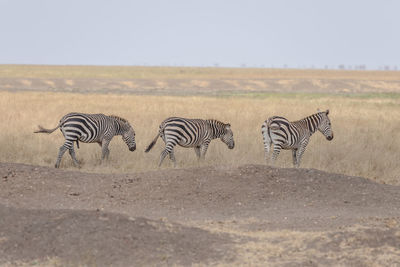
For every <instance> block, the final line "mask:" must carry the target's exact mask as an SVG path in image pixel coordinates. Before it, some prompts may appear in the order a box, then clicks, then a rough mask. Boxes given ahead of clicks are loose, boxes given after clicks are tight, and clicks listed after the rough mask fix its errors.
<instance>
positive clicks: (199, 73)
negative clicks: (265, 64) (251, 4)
mask: <svg viewBox="0 0 400 267" xmlns="http://www.w3.org/2000/svg"><path fill="white" fill-rule="evenodd" d="M0 74H1V75H2V76H6V77H7V78H9V77H11V78H13V79H14V80H13V82H14V86H15V87H17V89H18V90H11V89H9V90H3V91H1V92H0V95H1V103H0V109H1V112H0V116H1V117H0V125H1V128H2V129H7V130H3V131H1V133H0V142H1V147H2V148H3V149H2V152H1V153H0V160H1V161H3V162H18V163H28V164H37V165H42V166H52V165H53V164H54V162H55V159H56V155H57V154H58V149H59V147H60V146H61V145H62V144H63V142H64V139H63V136H62V134H61V132H60V131H59V130H57V131H56V132H54V133H53V134H51V135H49V136H47V135H44V134H42V135H39V134H33V131H34V130H36V129H37V125H39V124H40V125H42V126H44V127H47V128H53V127H55V126H56V125H57V124H58V121H59V120H60V119H61V117H62V116H63V115H65V114H67V113H68V112H72V111H76V112H84V113H104V114H106V115H111V114H115V115H119V116H122V117H124V118H126V119H127V120H128V121H130V122H131V124H132V125H133V127H134V129H135V131H136V135H137V136H136V139H137V145H138V148H137V151H135V152H134V153H131V152H129V151H128V149H127V147H125V144H124V143H123V142H122V140H121V138H120V137H116V138H114V139H113V141H112V142H111V146H110V150H111V155H110V159H109V162H108V163H107V164H103V165H101V164H100V155H101V151H100V148H99V147H98V146H97V145H95V144H81V149H79V150H77V156H78V159H79V160H80V161H82V163H83V164H82V169H81V171H89V172H98V171H99V172H143V171H148V170H154V169H157V168H156V166H157V162H158V158H159V155H160V152H161V151H162V149H163V142H162V140H161V139H160V140H159V141H158V143H157V145H156V147H155V149H154V150H152V151H151V152H150V153H148V154H145V153H144V149H145V147H146V146H147V145H148V144H149V143H150V142H151V140H152V139H153V138H154V136H155V135H156V134H157V132H158V126H159V124H160V123H161V122H162V121H163V120H164V119H165V118H167V117H170V116H180V117H187V118H203V119H208V118H214V119H218V120H221V121H223V122H225V123H228V122H229V123H231V125H232V129H233V132H234V138H235V141H236V147H235V149H234V150H233V151H230V150H228V149H227V147H226V146H225V145H224V144H223V143H222V142H220V141H219V140H214V141H213V142H212V143H211V145H210V147H209V150H208V152H207V155H206V161H205V162H203V163H201V164H202V165H220V164H224V165H235V166H237V165H240V164H263V163H264V152H263V142H262V136H261V132H260V129H261V124H262V123H263V122H264V120H266V119H267V118H268V117H270V116H273V115H280V116H284V117H286V118H288V119H289V120H298V119H301V118H303V117H305V116H308V115H311V114H313V113H316V112H317V109H321V110H326V109H329V110H330V116H329V117H330V119H331V121H332V128H333V131H334V135H335V138H334V140H333V141H331V142H328V141H326V140H325V138H324V137H323V136H322V135H321V134H320V133H319V132H317V133H315V134H314V135H313V136H312V138H311V141H310V144H309V145H308V147H307V150H306V152H305V155H304V157H303V160H302V165H301V167H303V168H315V169H320V170H325V171H328V172H335V173H342V174H347V175H354V176H362V177H367V178H370V179H373V180H376V181H378V182H382V183H390V184H399V183H400V178H399V173H400V165H399V164H398V161H399V159H400V156H399V155H400V108H399V107H400V96H399V94H397V93H395V92H396V90H400V88H397V87H398V86H399V85H398V83H397V84H396V83H395V81H396V80H395V79H396V75H397V73H396V72H394V74H393V72H388V73H387V72H378V71H375V72H362V71H353V72H346V71H342V72H340V71H312V70H311V71H300V70H281V71H278V70H259V69H255V70H254V72H252V71H251V69H250V70H249V69H242V70H241V69H207V68H186V69H185V68H138V67H136V68H135V67H131V68H129V67H125V68H124V67H114V68H113V67H53V68H51V67H46V66H37V67H29V66H10V67H9V68H8V67H7V66H2V68H1V72H0ZM218 74H219V76H218ZM62 77H65V78H62ZM90 77H93V78H94V79H95V80H96V81H99V82H98V83H100V82H103V83H106V81H107V82H109V80H108V79H110V78H111V79H112V80H114V87H113V89H109V90H108V91H107V93H106V94H105V93H104V88H100V87H101V86H99V87H95V86H93V85H89V88H76V87H74V86H73V85H74V84H76V83H79V82H81V83H83V82H82V80H83V81H86V80H87V79H90ZM138 77H139V78H138ZM368 78H370V80H368ZM397 78H399V77H397ZM74 79H76V80H74ZM380 79H382V80H380ZM399 79H400V78H399ZM138 80H139V81H140V82H141V83H144V81H143V80H146V81H148V83H149V82H152V83H153V84H154V85H153V86H154V88H160V87H159V84H163V86H164V87H163V89H159V91H157V92H156V94H154V90H155V89H154V88H153V89H150V88H148V89H146V90H147V91H148V92H147V95H137V94H135V92H136V91H137V90H139V89H138V88H137V87H136V86H134V84H135V83H138V82H137V81H138ZM218 80H222V81H225V83H228V85H229V84H230V85H231V89H230V90H218V89H216V90H215V92H213V94H209V95H207V96H204V95H203V94H202V87H201V86H198V87H197V88H196V89H197V91H196V93H193V92H192V91H191V90H190V89H191V88H189V87H190V86H192V87H193V86H194V85H193V84H196V85H199V84H200V85H201V84H203V86H207V84H208V85H209V84H212V83H215V81H218ZM249 80H250V81H253V83H252V84H253V88H247V89H246V87H245V88H242V87H240V86H239V85H240V84H241V83H243V82H246V81H247V82H248V81H249ZM271 80H273V81H274V82H275V83H276V84H278V85H277V86H278V87H279V85H280V86H282V84H283V85H284V87H282V88H281V90H282V92H275V93H270V92H268V88H264V91H262V90H261V89H260V87H259V86H260V84H261V85H262V84H264V86H271V85H270V84H269V83H270V82H271ZM357 80H359V81H360V83H361V84H363V83H364V84H366V87H367V88H368V91H370V90H371V87H372V86H375V87H376V88H377V89H376V91H379V92H380V93H372V92H368V93H362V92H358V91H359V90H360V85H357V83H356V82H357ZM115 81H118V85H119V86H120V87H121V88H124V92H123V93H118V92H120V91H121V90H118V89H120V88H116V87H115V86H116V85H115V84H117V83H116V82H115ZM254 81H258V84H257V83H254ZM307 81H311V83H310V84H312V86H314V87H315V86H317V85H320V87H321V88H318V90H315V91H316V92H309V91H308V90H309V89H308V88H302V87H300V85H301V84H302V83H305V82H307ZM334 81H337V83H338V84H342V85H343V86H344V87H345V88H342V89H338V88H337V85H334V86H333V85H332V84H333V82H334ZM2 82H3V86H2V87H3V88H7V84H4V83H6V82H7V80H6V79H4V78H3V79H2ZM18 82H19V83H20V84H18V85H15V83H18ZM40 82H42V83H43V85H41V84H39V83H40ZM346 82H347V84H346ZM32 83H36V84H38V85H37V87H36V88H35V87H34V86H33V85H32ZM57 83H59V84H60V88H57V86H56V85H55V84H57ZM10 84H11V85H8V87H11V86H12V85H13V84H12V83H11V82H10ZM168 84H169V85H168ZM254 84H257V85H258V87H257V86H256V85H254ZM355 84H356V85H355ZM23 85H25V87H27V88H25V90H21V88H20V87H21V86H23ZM127 85H130V86H131V87H132V88H130V87H129V86H128V87H127ZM289 85H292V87H290V86H289ZM306 85H307V84H306ZM367 85H368V86H367ZM90 86H91V87H90ZM102 86H104V85H102ZM147 86H151V84H148V85H147ZM157 86H158V87H157ZM185 86H186V90H185ZM224 86H226V85H224ZM303 86H305V85H303ZM312 86H311V87H312ZM324 86H325V87H328V88H327V89H326V90H324ZM351 86H353V87H351ZM396 86H397V87H396ZM296 87H299V90H298V91H296V90H294V89H293V88H296ZM329 87H331V88H334V89H332V91H333V92H330V90H329ZM71 88H73V90H72V89H71ZM129 88H130V93H127V92H128V89H129ZM353 88H355V89H354V90H353ZM22 89H24V88H22ZM80 89H82V91H83V92H85V93H81V94H79V93H67V92H68V91H79V90H80ZM361 89H362V88H361ZM385 89H386V90H385ZM162 90H165V91H167V94H161V93H160V92H162ZM335 90H336V91H335ZM343 90H344V91H343ZM32 91H33V92H32ZM54 91H56V92H54ZM95 91H99V92H100V93H97V92H95ZM114 91H116V92H117V93H114ZM337 91H339V93H338V92H337ZM340 91H342V93H340ZM353 91H355V92H353ZM141 92H142V91H141ZM343 92H344V93H343ZM346 92H347V93H346ZM168 94H169V95H168ZM171 95H173V96H171ZM176 157H177V160H178V166H179V167H193V166H198V164H199V163H198V162H197V160H196V157H195V154H194V152H193V150H192V149H182V148H179V147H178V148H177V149H176ZM291 162H292V161H291V153H290V152H289V151H282V153H281V155H280V156H279V158H278V162H277V166H279V167H292V165H291V164H292V163H291ZM62 167H63V168H72V167H73V166H72V161H71V159H70V158H69V156H68V155H67V154H66V155H65V156H64V158H63V161H62ZM170 167H172V164H171V162H169V161H168V160H166V161H165V162H164V165H163V168H170Z"/></svg>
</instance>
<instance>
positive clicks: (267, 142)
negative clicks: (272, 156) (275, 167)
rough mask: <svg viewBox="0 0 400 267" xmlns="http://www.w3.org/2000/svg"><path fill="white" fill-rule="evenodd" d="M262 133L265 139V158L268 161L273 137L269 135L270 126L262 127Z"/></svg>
mask: <svg viewBox="0 0 400 267" xmlns="http://www.w3.org/2000/svg"><path fill="white" fill-rule="evenodd" d="M262 135H263V139H264V158H265V161H266V162H267V163H268V155H269V151H270V149H271V144H272V141H271V138H270V137H269V135H268V128H265V129H264V128H263V129H262Z"/></svg>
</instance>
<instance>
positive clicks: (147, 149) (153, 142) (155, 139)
mask: <svg viewBox="0 0 400 267" xmlns="http://www.w3.org/2000/svg"><path fill="white" fill-rule="evenodd" d="M158 137H160V133H158V134H157V136H156V137H155V138H154V140H153V141H152V142H151V143H150V145H149V146H148V147H147V148H146V150H145V151H144V152H146V153H147V152H149V151H150V149H152V148H153V146H154V145H155V144H156V143H157V140H158Z"/></svg>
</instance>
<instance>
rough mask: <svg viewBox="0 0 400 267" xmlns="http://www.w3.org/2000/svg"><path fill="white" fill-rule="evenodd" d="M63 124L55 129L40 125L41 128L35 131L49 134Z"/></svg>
mask: <svg viewBox="0 0 400 267" xmlns="http://www.w3.org/2000/svg"><path fill="white" fill-rule="evenodd" d="M60 126H61V124H58V125H57V127H56V128H54V129H46V128H43V127H42V126H40V125H38V127H39V130H37V131H34V133H47V134H51V133H52V132H54V131H55V130H57V129H58V128H60Z"/></svg>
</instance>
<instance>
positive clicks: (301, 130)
mask: <svg viewBox="0 0 400 267" xmlns="http://www.w3.org/2000/svg"><path fill="white" fill-rule="evenodd" d="M328 114H329V110H327V111H324V112H318V113H316V114H313V115H311V116H308V117H306V118H304V119H302V120H299V121H294V122H290V121H288V120H287V119H285V118H283V117H279V116H274V117H271V118H269V119H267V120H266V121H265V122H264V123H263V125H262V126H261V132H262V135H263V139H264V149H265V159H266V160H267V161H268V155H269V151H270V147H271V145H273V152H272V155H271V163H272V164H273V163H274V162H275V160H276V158H277V157H278V155H279V152H280V151H281V150H282V149H291V150H292V157H293V165H294V166H295V167H299V166H300V161H301V157H302V155H303V153H304V151H305V149H306V147H307V144H308V142H309V141H310V137H311V135H312V134H313V133H315V132H316V131H317V130H318V131H320V132H321V133H322V134H323V135H324V136H325V137H326V139H328V140H329V141H330V140H332V139H333V132H332V128H331V122H330V120H329V118H328Z"/></svg>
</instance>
